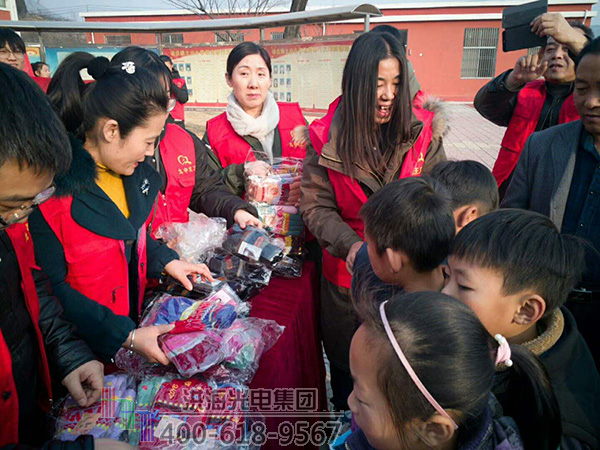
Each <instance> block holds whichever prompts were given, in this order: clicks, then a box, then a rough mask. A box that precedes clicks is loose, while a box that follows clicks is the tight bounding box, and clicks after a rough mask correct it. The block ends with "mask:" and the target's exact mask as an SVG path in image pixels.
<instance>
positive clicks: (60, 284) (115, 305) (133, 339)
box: [30, 52, 211, 364]
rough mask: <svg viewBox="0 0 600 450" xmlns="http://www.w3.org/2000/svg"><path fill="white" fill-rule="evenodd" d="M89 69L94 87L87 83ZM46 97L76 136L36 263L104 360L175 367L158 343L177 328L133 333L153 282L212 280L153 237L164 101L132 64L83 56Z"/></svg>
mask: <svg viewBox="0 0 600 450" xmlns="http://www.w3.org/2000/svg"><path fill="white" fill-rule="evenodd" d="M84 68H85V69H87V71H88V73H89V74H90V75H91V76H92V77H93V78H94V79H95V80H96V81H95V82H94V83H91V84H87V85H86V84H85V83H84V82H83V80H82V79H81V77H80V75H79V73H80V71H81V70H82V69H84ZM48 94H49V97H50V100H51V102H52V103H53V104H54V107H55V109H56V110H57V111H58V113H59V116H60V117H61V119H62V120H63V123H64V124H65V127H66V129H67V131H69V132H70V133H71V135H70V141H71V148H72V153H73V162H72V164H71V166H70V168H69V171H68V172H67V173H66V174H64V175H63V176H61V177H58V178H57V179H56V187H57V189H56V195H55V196H54V197H53V198H52V199H50V200H49V201H47V202H46V203H44V204H42V205H40V207H39V210H37V211H35V212H34V213H33V214H32V215H31V218H30V228H31V232H32V235H33V240H34V244H35V253H36V259H37V261H38V263H39V264H40V266H41V267H42V269H43V270H44V271H45V272H46V273H47V275H48V276H49V277H50V280H51V281H52V287H53V290H54V292H55V293H56V295H57V296H58V297H59V298H60V300H61V302H62V304H63V307H64V310H65V316H66V317H67V319H68V320H70V321H71V322H73V323H74V324H75V326H76V329H77V332H78V334H79V335H80V336H81V337H83V338H84V339H85V340H86V341H87V343H88V344H89V345H90V347H91V348H92V349H93V350H94V351H95V353H96V354H97V355H98V356H100V357H101V358H103V359H105V360H110V359H111V358H112V357H113V356H114V355H115V353H116V352H117V350H119V348H121V347H124V348H127V349H130V350H133V351H136V352H138V353H140V354H141V355H143V356H144V357H145V358H146V359H148V360H149V361H151V362H160V363H163V364H168V359H167V358H166V356H165V355H164V354H163V352H162V351H161V350H160V348H159V347H158V343H157V337H158V336H159V335H160V334H162V333H165V332H166V331H168V330H169V329H170V326H169V325H162V326H154V327H148V328H140V329H137V330H136V322H137V318H138V315H139V313H140V310H141V307H142V298H143V294H144V289H145V286H146V282H147V279H146V277H147V276H148V277H151V278H160V277H161V276H162V274H163V273H164V274H167V275H170V276H172V277H173V278H175V279H177V280H179V281H180V282H181V283H183V284H184V285H185V286H186V287H188V288H189V289H191V288H192V285H191V282H190V280H189V279H188V278H187V277H188V275H192V277H193V278H195V276H196V275H197V274H201V275H205V276H206V277H208V278H211V277H210V272H209V270H208V268H207V267H206V266H204V265H194V264H189V263H185V262H182V261H179V260H178V257H177V254H176V253H175V252H174V251H173V250H171V249H169V248H168V247H167V246H166V245H162V244H159V243H157V242H156V241H154V240H153V239H152V237H151V236H150V235H149V234H148V233H147V227H146V221H147V220H148V217H149V216H150V212H151V211H152V208H153V206H154V201H155V199H156V195H157V193H158V191H159V188H160V186H161V179H160V176H159V175H158V173H156V171H155V170H154V169H152V168H151V167H150V166H148V165H147V164H144V160H145V158H146V157H147V156H152V155H153V154H154V143H155V142H156V139H157V138H158V137H159V135H160V134H161V132H162V130H163V126H164V123H165V120H166V118H167V115H168V103H169V97H168V95H167V92H166V90H165V89H164V86H163V85H162V84H161V81H160V80H159V79H158V78H157V77H155V76H153V75H152V74H151V73H150V72H148V71H147V70H145V69H143V68H141V67H136V66H135V64H134V63H133V62H131V61H126V62H124V63H123V64H122V65H121V66H119V67H110V62H109V61H108V60H107V59H106V58H102V57H100V58H95V57H94V56H92V55H90V54H88V53H83V52H78V53H73V54H71V55H69V56H68V57H67V58H66V59H65V60H64V61H63V62H62V63H61V65H60V66H59V67H58V70H57V72H56V74H55V76H54V78H53V79H52V82H51V83H50V87H49V91H48Z"/></svg>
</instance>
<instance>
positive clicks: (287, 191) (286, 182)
mask: <svg viewBox="0 0 600 450" xmlns="http://www.w3.org/2000/svg"><path fill="white" fill-rule="evenodd" d="M258 159H259V160H258V161H255V160H252V161H246V163H245V165H244V175H245V183H246V200H247V201H248V202H250V203H251V204H252V206H254V207H255V208H256V210H257V211H258V216H259V218H260V220H261V221H262V222H263V224H264V226H265V229H266V230H268V231H269V232H271V233H273V234H274V235H275V237H277V238H281V239H282V240H283V241H284V242H285V247H284V249H285V254H286V255H290V256H293V257H301V256H302V255H303V254H304V236H305V227H304V222H303V221H302V217H301V216H300V212H299V211H298V205H299V203H300V186H301V181H302V172H303V169H304V166H303V164H304V162H303V161H302V160H301V159H297V158H275V159H274V161H273V163H272V164H269V163H267V162H266V161H267V160H268V158H266V155H265V156H264V157H261V156H260V155H259V157H258ZM289 238H293V239H289Z"/></svg>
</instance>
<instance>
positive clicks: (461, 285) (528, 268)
mask: <svg viewBox="0 0 600 450" xmlns="http://www.w3.org/2000/svg"><path fill="white" fill-rule="evenodd" d="M584 253H585V252H584V244H583V242H582V241H581V240H579V239H578V238H576V237H574V236H570V235H561V234H560V232H559V231H558V230H557V228H556V227H555V225H554V224H553V223H552V221H551V220H550V219H549V218H547V217H545V216H543V215H541V214H538V213H535V212H531V211H523V210H511V209H504V210H500V211H496V212H493V213H490V214H488V215H486V216H484V217H482V218H480V219H478V220H476V221H475V222H473V223H470V224H469V225H467V226H466V227H465V228H464V229H463V230H462V231H461V232H460V233H459V234H458V236H457V237H456V239H455V240H454V242H453V243H452V246H451V249H450V257H449V258H448V267H447V269H446V270H447V271H448V273H447V277H448V279H447V284H446V287H445V288H444V290H443V292H444V293H446V294H449V295H452V296H454V297H456V298H458V299H459V300H461V301H462V302H463V303H465V304H466V305H468V306H470V307H471V308H472V309H473V311H474V312H475V313H476V314H477V316H478V317H479V319H480V320H481V321H482V322H483V324H484V326H485V327H486V328H487V330H488V331H489V332H490V333H491V334H496V333H501V334H502V335H503V336H505V337H506V338H507V339H508V341H509V342H510V343H511V344H522V345H523V346H525V347H527V348H529V349H530V350H531V351H532V352H533V353H534V354H535V355H537V356H539V358H540V360H541V361H542V363H543V364H544V365H545V367H546V369H547V370H548V373H549V376H550V380H551V382H552V386H553V388H554V392H555V393H556V396H557V399H558V403H559V406H560V410H561V416H562V425H563V432H564V437H563V440H562V442H561V448H563V449H564V448H573V445H574V446H575V448H581V446H582V445H583V448H599V447H600V376H599V375H598V372H597V370H596V367H595V364H594V360H593V359H592V355H591V353H590V351H589V349H588V347H587V345H586V344H585V341H584V340H583V338H582V337H581V335H580V334H579V331H578V330H577V325H576V323H575V320H574V319H573V316H572V315H571V314H570V313H569V311H568V310H567V309H566V308H564V307H563V306H562V305H563V303H564V302H565V300H566V299H567V296H568V294H569V292H570V291H571V289H572V288H573V286H574V285H575V283H576V282H577V281H578V279H579V278H580V276H581V273H582V270H583V266H584ZM504 382H505V380H504V376H503V374H499V375H498V377H497V380H496V385H495V388H494V392H496V393H497V394H498V396H499V397H498V398H499V400H500V402H501V403H502V404H503V406H504V409H505V412H506V413H507V414H508V415H511V416H513V417H515V418H517V417H518V416H519V415H521V414H522V412H521V409H522V407H523V405H524V401H523V399H522V398H520V396H519V395H511V394H510V393H507V392H504ZM524 389H525V388H523V390H524ZM521 432H522V434H523V435H524V436H525V435H527V434H529V433H530V431H529V430H527V429H521Z"/></svg>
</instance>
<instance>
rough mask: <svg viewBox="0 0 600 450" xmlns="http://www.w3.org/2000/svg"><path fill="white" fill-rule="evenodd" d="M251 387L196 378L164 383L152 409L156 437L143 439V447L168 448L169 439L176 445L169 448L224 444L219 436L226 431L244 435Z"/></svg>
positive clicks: (141, 443) (206, 446)
mask: <svg viewBox="0 0 600 450" xmlns="http://www.w3.org/2000/svg"><path fill="white" fill-rule="evenodd" d="M247 390H248V389H247V388H246V387H245V386H242V385H238V384H227V385H220V386H217V385H214V384H207V383H204V382H202V381H199V380H195V379H191V380H179V379H175V380H173V381H171V382H166V383H163V384H162V385H161V387H160V389H159V391H158V393H157V395H156V400H155V402H154V406H153V408H152V413H151V417H152V422H153V431H154V433H153V435H154V436H153V437H154V441H153V442H140V448H164V445H165V441H166V440H169V441H170V442H172V443H173V445H175V447H171V446H169V447H168V448H196V449H198V448H202V449H208V448H221V445H219V437H220V435H221V434H222V433H223V432H225V431H226V432H227V433H231V432H234V433H236V435H235V436H236V439H240V438H241V437H242V436H243V435H242V433H243V427H244V424H245V422H244V421H245V410H247V407H246V402H247ZM207 436H210V437H211V438H210V439H206V437H207ZM199 438H200V439H199ZM191 443H193V446H192V447H190V444H191ZM186 445H187V447H186ZM227 448H232V447H231V446H228V447H227Z"/></svg>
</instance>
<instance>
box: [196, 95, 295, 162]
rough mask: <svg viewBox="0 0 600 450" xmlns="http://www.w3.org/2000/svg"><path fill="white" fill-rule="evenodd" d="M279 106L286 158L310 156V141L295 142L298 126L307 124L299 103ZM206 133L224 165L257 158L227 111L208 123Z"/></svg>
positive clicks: (279, 104) (282, 146)
mask: <svg viewBox="0 0 600 450" xmlns="http://www.w3.org/2000/svg"><path fill="white" fill-rule="evenodd" d="M277 106H279V124H278V125H277V128H278V129H279V135H280V136H281V150H282V153H281V154H282V156H283V157H284V158H286V157H289V158H301V159H304V157H305V156H306V144H299V143H296V142H295V141H294V128H296V127H298V126H304V125H306V121H305V120H304V116H303V115H302V110H301V109H300V106H298V103H277ZM206 132H207V134H208V140H209V142H210V147H211V148H212V151H213V152H214V154H215V155H217V158H219V161H221V165H222V166H223V167H227V166H228V165H230V164H244V163H245V162H246V161H255V160H256V158H255V156H254V154H253V152H251V151H250V150H251V147H250V144H248V142H247V141H246V140H245V139H244V138H243V137H242V136H240V135H239V134H237V133H236V132H235V130H234V129H233V127H232V126H231V124H230V123H229V120H227V113H222V114H219V115H218V116H217V117H213V118H212V119H210V120H209V121H208V122H207V123H206Z"/></svg>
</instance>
